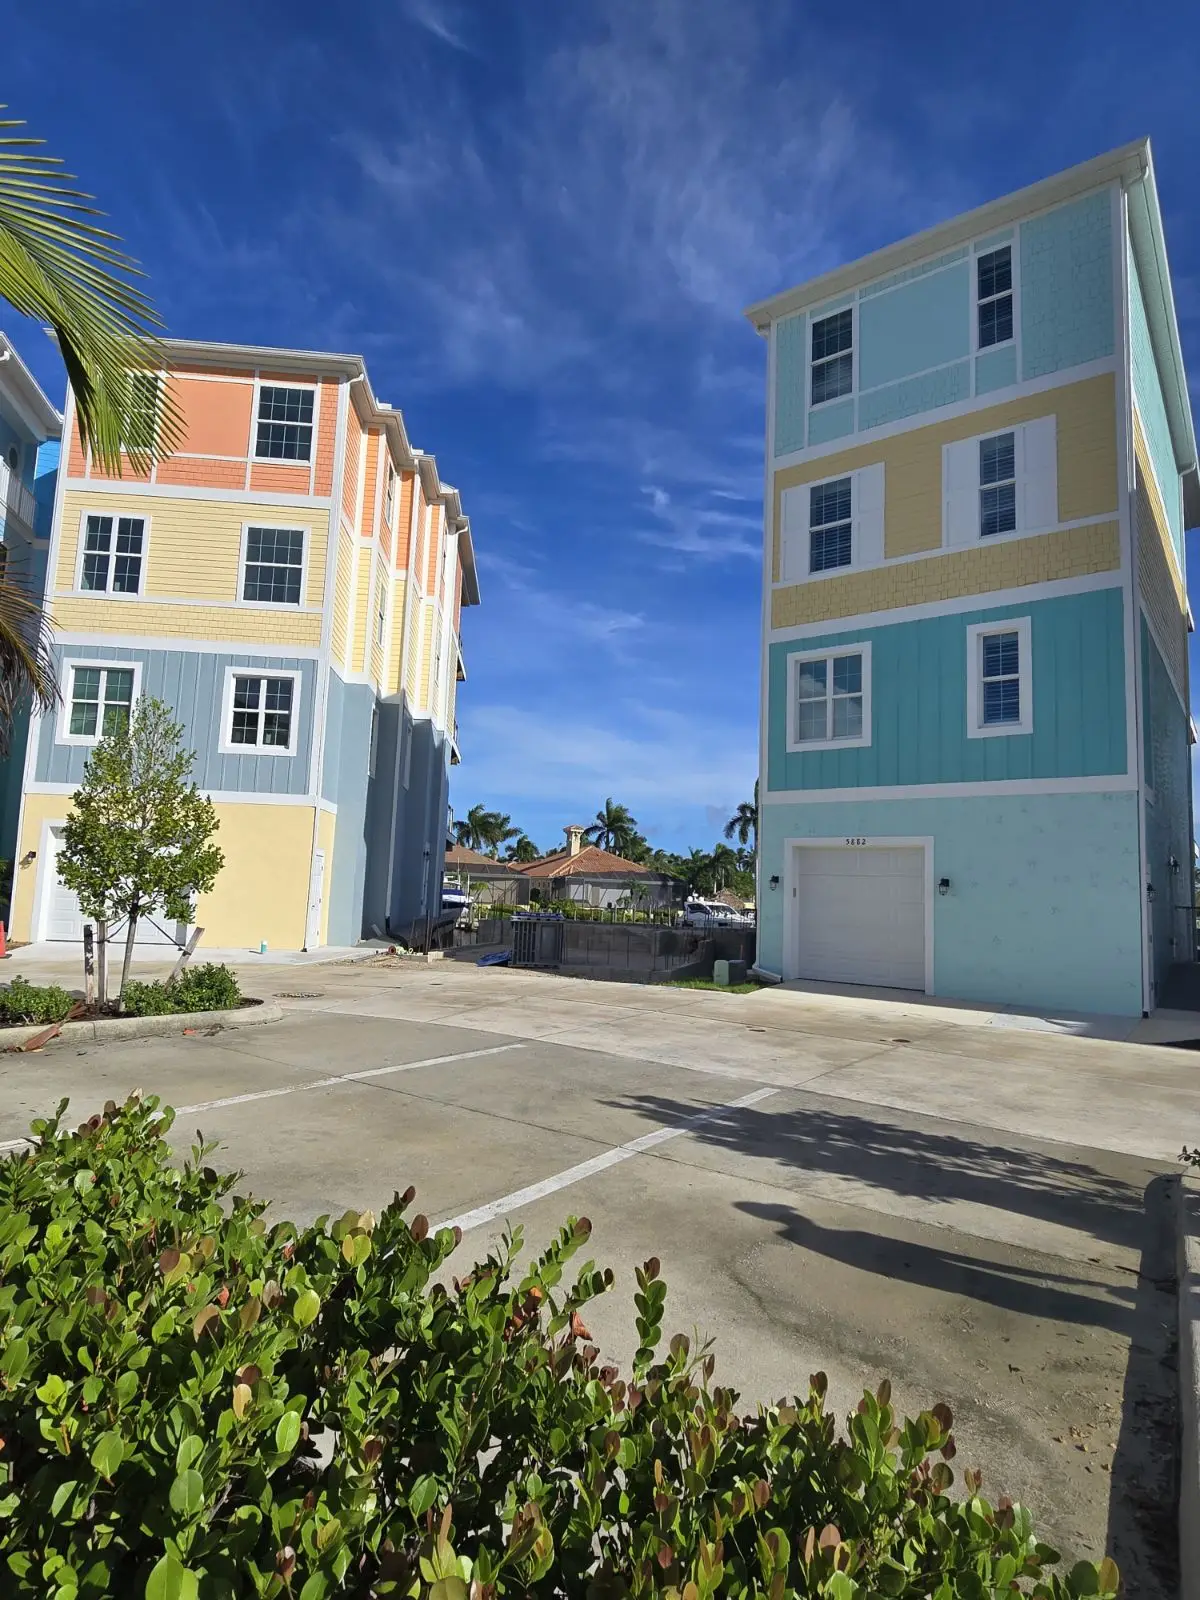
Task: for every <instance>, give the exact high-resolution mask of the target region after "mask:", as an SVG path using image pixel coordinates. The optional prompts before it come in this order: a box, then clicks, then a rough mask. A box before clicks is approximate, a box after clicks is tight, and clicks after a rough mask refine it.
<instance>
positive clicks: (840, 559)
mask: <svg viewBox="0 0 1200 1600" xmlns="http://www.w3.org/2000/svg"><path fill="white" fill-rule="evenodd" d="M851 504H852V496H851V490H850V479H849V478H834V479H833V480H832V482H830V483H818V484H814V485H813V487H812V488H811V489H810V490H809V497H808V570H809V572H828V571H830V569H831V568H834V567H848V566H849V565H850V564H851V561H852V559H853V554H854V549H853V547H854V539H853V522H852V520H851Z"/></svg>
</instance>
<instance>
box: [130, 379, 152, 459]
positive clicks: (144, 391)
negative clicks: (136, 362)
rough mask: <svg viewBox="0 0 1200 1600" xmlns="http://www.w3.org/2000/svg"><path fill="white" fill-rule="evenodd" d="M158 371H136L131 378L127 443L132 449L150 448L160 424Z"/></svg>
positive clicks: (146, 449)
mask: <svg viewBox="0 0 1200 1600" xmlns="http://www.w3.org/2000/svg"><path fill="white" fill-rule="evenodd" d="M158 392H159V380H158V373H157V372H135V373H134V374H133V375H132V377H131V378H130V380H129V428H128V432H127V435H126V445H127V447H128V448H129V449H131V450H145V451H148V450H150V449H151V448H152V447H153V445H154V434H155V430H156V428H157V426H158Z"/></svg>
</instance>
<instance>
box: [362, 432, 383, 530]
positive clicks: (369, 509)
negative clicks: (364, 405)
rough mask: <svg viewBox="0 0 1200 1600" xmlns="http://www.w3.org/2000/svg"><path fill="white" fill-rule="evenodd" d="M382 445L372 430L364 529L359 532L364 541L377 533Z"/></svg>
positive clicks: (368, 443) (367, 468)
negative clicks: (376, 507) (376, 506)
mask: <svg viewBox="0 0 1200 1600" xmlns="http://www.w3.org/2000/svg"><path fill="white" fill-rule="evenodd" d="M380 443H381V440H380V436H379V434H378V433H376V432H375V430H374V429H372V430H371V431H370V432H369V433H368V434H367V467H366V472H367V486H366V490H365V492H364V494H363V514H362V528H361V529H360V530H359V531H360V532H361V534H362V536H363V538H364V539H369V538H371V536H372V534H373V533H374V531H375V499H376V493H377V490H378V484H379V446H380Z"/></svg>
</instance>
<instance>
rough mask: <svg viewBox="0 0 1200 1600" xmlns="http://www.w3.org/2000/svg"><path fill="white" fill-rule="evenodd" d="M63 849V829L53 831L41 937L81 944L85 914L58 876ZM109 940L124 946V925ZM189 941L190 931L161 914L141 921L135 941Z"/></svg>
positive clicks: (72, 893) (111, 933) (111, 931)
mask: <svg viewBox="0 0 1200 1600" xmlns="http://www.w3.org/2000/svg"><path fill="white" fill-rule="evenodd" d="M61 848H62V828H61V827H57V828H51V829H50V830H49V838H48V841H47V860H46V864H45V866H44V868H43V871H45V872H47V873H48V874H49V877H48V879H47V883H46V894H45V902H44V905H43V907H42V916H41V927H40V929H39V930H38V937H39V938H40V939H54V940H66V941H69V942H72V943H78V942H80V941H81V940H82V939H83V912H82V910H81V909H80V906H79V898H78V896H77V895H76V894H75V892H74V890H73V889H68V888H67V886H66V884H64V883H63V881H62V879H61V878H60V877H59V875H58V852H59V850H60V849H61ZM160 924H161V926H160ZM109 937H110V939H112V940H113V942H114V943H123V942H124V939H125V925H124V923H120V924H118V925H116V927H114V928H113V929H111V930H110V932H109ZM186 938H187V930H186V928H185V927H184V926H183V924H182V923H178V922H167V921H166V920H165V918H164V917H163V916H162V913H161V912H155V913H154V914H153V917H141V918H139V920H138V925H137V933H136V934H135V936H134V942H135V943H136V944H138V945H143V944H165V945H173V944H177V943H179V944H182V943H184V942H185V941H186Z"/></svg>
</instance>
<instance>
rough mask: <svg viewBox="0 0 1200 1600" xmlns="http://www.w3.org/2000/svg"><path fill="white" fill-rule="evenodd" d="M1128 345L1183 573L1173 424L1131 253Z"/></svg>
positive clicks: (1135, 387)
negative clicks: (1169, 417)
mask: <svg viewBox="0 0 1200 1600" xmlns="http://www.w3.org/2000/svg"><path fill="white" fill-rule="evenodd" d="M1129 343H1130V356H1131V359H1132V367H1133V397H1134V399H1135V400H1136V401H1137V408H1138V415H1139V416H1140V417H1141V419H1142V429H1143V431H1144V432H1145V435H1146V446H1147V448H1148V449H1149V451H1150V460H1151V461H1152V462H1153V463H1154V475H1155V477H1156V478H1157V479H1158V486H1159V489H1160V490H1161V491H1162V497H1163V500H1164V502H1165V504H1166V511H1167V521H1168V523H1169V524H1170V527H1171V538H1172V540H1173V541H1174V544H1175V553H1176V555H1177V556H1178V557H1179V566H1180V570H1181V571H1182V570H1183V505H1182V503H1181V493H1180V484H1179V471H1178V468H1177V467H1176V465H1175V447H1174V445H1173V444H1172V443H1171V425H1170V423H1169V422H1168V421H1167V406H1166V401H1165V400H1164V398H1163V387H1162V380H1161V379H1160V378H1159V375H1158V363H1157V362H1156V361H1155V359H1154V345H1153V343H1152V342H1151V339H1150V323H1149V321H1148V320H1147V317H1146V301H1145V298H1144V296H1143V294H1142V280H1141V278H1140V277H1139V275H1138V269H1137V262H1136V261H1135V260H1134V259H1133V252H1132V251H1130V252H1129Z"/></svg>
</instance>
